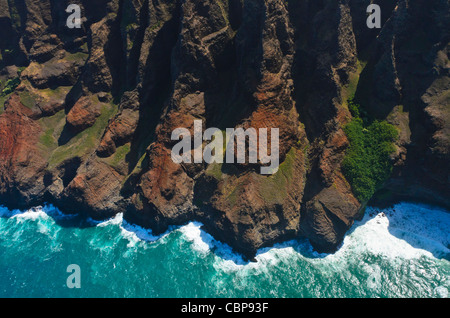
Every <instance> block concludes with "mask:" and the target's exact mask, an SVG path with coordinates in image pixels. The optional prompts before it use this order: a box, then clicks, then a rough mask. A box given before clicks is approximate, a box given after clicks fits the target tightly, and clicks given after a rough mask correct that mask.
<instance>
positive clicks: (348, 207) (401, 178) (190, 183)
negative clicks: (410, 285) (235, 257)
mask: <svg viewBox="0 0 450 318" xmlns="http://www.w3.org/2000/svg"><path fill="white" fill-rule="evenodd" d="M371 2H375V3H378V4H379V5H380V6H381V9H382V28H381V29H368V28H367V26H366V23H365V21H366V17H367V15H366V8H367V6H368V5H369V4H370V3H371ZM70 3H76V4H78V5H79V6H80V7H81V11H82V22H83V23H82V27H81V28H80V29H76V28H75V29H70V28H68V27H67V26H66V19H67V17H68V15H69V13H66V12H65V8H66V7H67V6H68V4H69V1H54V0H42V1H38V2H37V1H33V0H0V27H1V30H2V31H1V32H2V37H1V39H0V52H1V59H0V81H1V82H0V91H1V92H3V93H2V96H0V202H1V203H2V204H4V205H6V206H8V207H10V208H27V207H30V206H33V205H39V204H43V203H44V202H49V203H52V204H55V205H56V206H58V207H59V208H61V209H62V210H63V211H64V212H66V213H82V214H86V215H88V216H90V217H92V218H94V219H104V218H109V217H112V216H114V215H115V214H117V213H119V212H124V217H125V218H126V219H127V220H128V221H130V222H133V223H137V224H139V225H142V226H145V227H150V228H151V229H152V230H153V231H154V232H155V233H162V232H164V231H166V230H167V228H168V226H170V225H180V224H184V223H186V222H188V221H189V220H194V219H195V220H198V221H201V222H202V223H203V224H204V226H205V228H206V230H207V231H208V232H209V233H211V234H213V235H214V237H215V238H217V239H219V240H221V241H223V242H226V243H228V244H230V245H231V246H232V247H233V248H234V249H235V250H236V251H238V252H240V253H242V254H244V255H245V256H246V257H248V258H252V257H253V256H254V254H255V252H256V251H257V250H258V249H259V248H261V247H265V246H270V245H272V244H274V243H276V242H281V241H285V240H288V239H292V238H295V237H298V236H306V237H307V238H308V239H309V240H310V241H311V243H312V244H313V246H314V247H315V248H316V249H317V250H319V251H325V252H333V251H335V249H336V248H337V246H339V244H340V243H341V242H342V239H343V237H344V235H345V233H346V231H347V230H348V229H349V228H350V227H351V225H352V224H353V222H354V220H355V219H357V218H359V217H361V215H362V213H363V212H364V207H365V206H366V205H367V203H368V202H367V201H368V200H361V199H358V195H357V193H356V194H355V191H354V190H355V189H354V187H352V184H350V182H349V181H348V178H347V177H346V175H345V173H344V171H343V169H342V163H343V161H344V159H345V158H346V155H348V151H349V147H350V142H349V138H348V136H347V134H346V127H348V126H347V125H348V124H349V123H351V122H352V121H354V120H356V118H355V117H356V115H355V113H354V110H353V109H351V107H353V104H351V103H352V102H353V101H357V103H358V105H359V107H360V112H361V114H362V115H361V116H362V117H364V120H366V121H370V122H373V121H385V122H386V123H389V124H390V125H393V126H394V127H395V129H396V131H397V132H398V138H396V140H395V145H394V146H395V148H394V149H395V151H393V152H392V153H391V155H390V164H391V166H392V167H393V170H392V174H391V177H390V178H389V179H388V180H386V181H385V182H384V183H383V184H380V185H377V189H378V191H377V193H376V194H375V195H374V196H372V199H371V200H370V203H371V204H390V203H391V202H393V201H395V200H398V199H406V200H417V201H428V202H432V203H434V204H439V205H442V206H445V207H448V208H450V200H449V198H450V190H449V189H450V165H449V163H450V154H449V150H450V72H449V71H450V59H449V55H450V44H449V40H450V32H449V30H450V8H449V3H448V1H446V0H427V1H425V0H398V1H395V2H394V3H393V2H392V1H381V0H380V1H369V0H339V1H337V0H321V1H317V0H298V1H283V0H261V1H248V0H204V1H196V0H183V1H181V0H179V1H172V0H152V1H148V0H144V1H139V0H112V1H108V0H90V1H84V0H77V1H70ZM198 119H201V120H203V124H204V127H203V128H205V129H206V128H209V127H217V128H219V129H221V130H225V129H226V128H237V127H242V128H244V129H246V128H250V127H254V128H262V127H264V128H269V129H270V128H279V130H280V147H279V152H280V162H281V165H280V169H279V170H278V172H277V173H276V174H274V175H271V176H266V175H261V174H260V173H259V166H258V165H254V164H227V163H224V164H217V163H213V164H210V165H207V164H185V163H183V164H176V163H174V162H173V161H172V159H171V149H172V147H173V145H174V142H173V141H172V140H171V138H170V136H171V132H172V131H173V130H174V129H175V128H178V127H185V128H188V129H189V130H191V131H193V125H194V120H198Z"/></svg>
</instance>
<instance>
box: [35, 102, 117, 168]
mask: <svg viewBox="0 0 450 318" xmlns="http://www.w3.org/2000/svg"><path fill="white" fill-rule="evenodd" d="M116 111H117V105H114V104H103V105H102V112H101V115H100V116H99V117H98V118H97V120H96V122H95V124H94V125H93V126H92V127H89V128H87V129H85V130H84V131H82V132H80V133H79V134H77V135H76V136H74V137H73V138H72V139H71V140H70V141H69V142H68V143H67V144H65V145H62V146H60V147H58V148H56V149H55V150H54V151H53V152H52V154H51V155H50V158H49V160H48V161H49V165H50V167H55V166H57V165H58V164H60V163H61V162H63V161H64V160H66V159H67V158H71V157H76V156H78V157H83V156H84V155H86V154H88V153H89V152H91V151H93V150H94V149H95V147H96V146H97V144H98V141H99V140H100V138H101V136H102V133H103V131H104V130H105V128H106V126H107V125H108V121H109V119H110V118H111V117H112V116H113V115H114V113H115V112H116ZM44 138H45V137H44ZM41 141H42V140H41ZM44 141H45V139H44Z"/></svg>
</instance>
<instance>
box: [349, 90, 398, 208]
mask: <svg viewBox="0 0 450 318" xmlns="http://www.w3.org/2000/svg"><path fill="white" fill-rule="evenodd" d="M349 108H350V111H351V112H352V114H353V116H354V117H355V118H354V119H353V120H352V121H351V122H350V123H349V124H347V125H346V126H345V127H344V131H345V133H346V134H347V137H348V139H349V141H350V148H349V150H348V152H347V155H346V157H345V158H344V161H343V163H342V170H343V173H344V175H345V177H346V178H347V180H348V181H349V183H350V184H351V186H352V189H353V192H354V194H355V195H356V197H357V198H358V200H360V201H366V200H368V199H370V198H371V197H372V196H373V194H374V193H375V191H376V190H377V189H378V188H379V187H380V186H381V185H382V184H383V182H384V181H385V180H386V179H387V178H389V176H390V174H391V172H392V164H391V162H390V159H389V156H390V155H391V154H392V153H393V152H394V151H395V147H394V145H393V142H394V141H395V140H396V139H397V137H398V131H397V129H396V128H395V127H394V126H393V125H391V124H389V123H388V122H386V121H376V120H375V121H373V122H371V123H369V120H368V119H367V117H365V118H364V120H363V119H362V118H361V117H360V115H361V114H364V112H363V110H362V109H361V107H360V105H359V104H357V103H356V102H355V101H354V100H353V99H352V100H349Z"/></svg>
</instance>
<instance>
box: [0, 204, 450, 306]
mask: <svg viewBox="0 0 450 318" xmlns="http://www.w3.org/2000/svg"><path fill="white" fill-rule="evenodd" d="M449 229H450V213H449V212H448V211H444V210H441V209H439V208H435V207H430V206H426V205H418V204H411V203H400V204H398V205H396V206H395V207H393V208H390V209H384V210H380V209H375V208H369V209H367V212H366V216H365V217H364V219H363V220H362V221H360V222H357V223H355V225H354V226H353V228H352V229H351V230H350V231H349V233H348V235H347V236H346V238H345V240H344V243H343V244H342V246H341V247H340V249H339V250H338V251H337V252H336V253H335V254H330V255H328V254H318V253H316V252H314V251H313V250H312V248H311V246H310V244H309V243H308V242H307V241H306V240H298V241H291V242H287V243H284V244H280V245H277V246H275V247H273V248H267V249H262V250H261V251H260V252H259V253H258V256H257V262H253V263H248V262H245V261H243V260H242V258H240V257H239V255H237V254H235V253H233V252H232V251H231V249H230V248H229V247H228V246H227V245H225V244H222V243H220V242H217V241H215V240H214V239H213V238H212V237H211V236H210V235H209V234H208V233H206V232H204V231H203V230H201V224H199V223H195V222H193V223H189V224H187V225H185V226H182V227H176V228H173V229H171V230H170V231H168V232H167V233H166V234H164V235H161V236H158V237H155V236H153V235H152V234H151V232H150V231H146V230H144V229H142V228H139V227H136V226H131V225H129V224H127V223H126V222H124V221H123V218H122V215H117V216H116V217H115V218H114V219H111V220H108V221H105V222H93V221H89V220H87V221H86V220H84V221H83V220H78V219H77V217H73V216H65V215H63V214H62V213H60V212H59V211H58V210H57V209H55V208H54V207H52V206H45V207H38V208H35V209H32V210H29V211H10V210H7V209H6V208H0V297H170V298H172V297H445V298H448V297H449V295H450V249H449V248H450V231H449ZM70 264H77V265H78V266H79V267H80V282H81V288H79V289H76V288H74V289H70V288H68V287H67V285H66V280H67V278H68V276H69V275H70V274H71V273H68V272H67V267H68V266H69V265H70Z"/></svg>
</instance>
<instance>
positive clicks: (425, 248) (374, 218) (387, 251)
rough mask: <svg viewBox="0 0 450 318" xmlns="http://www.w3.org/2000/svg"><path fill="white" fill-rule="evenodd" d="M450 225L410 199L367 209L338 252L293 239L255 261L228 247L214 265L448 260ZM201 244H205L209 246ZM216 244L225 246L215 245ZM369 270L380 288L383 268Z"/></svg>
mask: <svg viewBox="0 0 450 318" xmlns="http://www.w3.org/2000/svg"><path fill="white" fill-rule="evenodd" d="M449 229H450V213H449V212H447V211H445V210H442V209H439V208H434V207H429V206H426V205H420V204H412V203H400V204H398V205H396V206H395V207H393V208H391V209H383V210H379V209H376V208H368V209H367V211H366V214H365V217H364V218H363V220H361V221H359V222H355V224H354V226H353V227H352V229H351V230H350V231H349V233H348V234H347V236H346V237H345V239H344V242H343V243H342V245H341V247H340V248H339V250H338V251H337V252H336V253H334V254H320V253H317V252H315V251H313V250H312V247H311V245H310V244H309V243H308V242H307V241H305V240H295V241H290V242H285V243H282V244H277V245H275V246H274V247H271V248H264V249H261V250H260V251H258V253H257V256H256V260H257V263H245V262H242V261H239V257H238V256H236V255H235V254H234V253H233V252H231V250H228V249H227V250H226V252H225V253H223V254H225V255H227V257H226V258H223V259H220V258H219V259H218V260H217V264H216V267H217V268H221V269H222V270H224V271H236V270H241V269H242V268H244V267H245V268H247V269H253V270H254V269H256V268H260V267H274V266H276V265H277V264H278V263H279V262H293V261H295V260H296V259H298V258H301V259H303V260H306V261H307V262H310V263H314V265H315V266H320V267H321V268H323V270H324V272H330V273H333V272H336V271H343V270H344V269H345V268H347V267H348V266H349V262H350V260H354V259H355V258H357V257H359V256H360V255H363V254H364V253H371V254H372V255H378V256H381V257H385V258H389V259H391V260H395V259H397V258H399V259H414V258H420V257H428V258H444V259H447V260H448V257H449V255H450V250H449V248H448V246H449V241H450V239H449ZM190 234H191V235H196V237H194V238H191V239H192V240H193V241H196V242H199V240H200V234H199V230H197V231H191V232H190ZM197 245H200V244H199V243H197ZM214 245H216V244H214ZM202 246H203V248H206V244H203V245H202ZM216 247H218V248H219V249H220V248H221V246H217V245H216ZM216 254H217V255H220V254H222V251H220V250H217V251H216ZM233 254H234V255H233ZM235 260H237V261H235ZM365 271H366V272H367V273H368V274H369V279H368V281H367V284H368V285H369V286H372V287H373V288H374V286H378V285H377V284H378V283H379V281H380V271H379V268H378V269H377V268H376V266H374V267H367V268H365ZM443 288H446V287H443ZM441 293H442V290H441Z"/></svg>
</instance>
